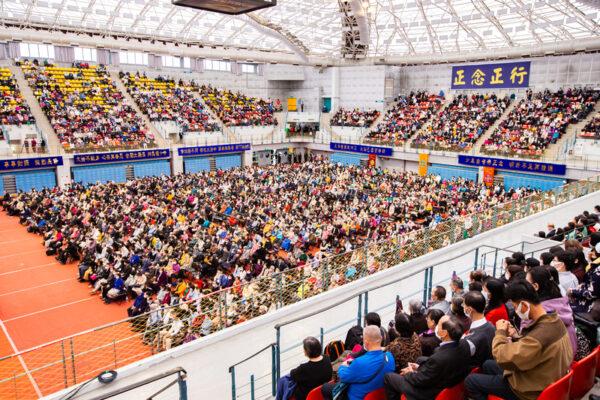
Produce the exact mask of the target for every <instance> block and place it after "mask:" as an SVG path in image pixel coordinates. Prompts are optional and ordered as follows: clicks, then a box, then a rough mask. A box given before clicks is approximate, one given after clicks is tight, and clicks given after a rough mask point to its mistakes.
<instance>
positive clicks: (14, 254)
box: [0, 249, 40, 258]
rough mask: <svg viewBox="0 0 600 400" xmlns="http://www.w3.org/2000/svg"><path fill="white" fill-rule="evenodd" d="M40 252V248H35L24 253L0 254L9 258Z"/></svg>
mask: <svg viewBox="0 0 600 400" xmlns="http://www.w3.org/2000/svg"><path fill="white" fill-rule="evenodd" d="M39 252H40V249H35V250H29V251H25V252H23V253H13V254H9V255H7V256H0V258H7V257H14V256H24V255H25V254H31V253H39Z"/></svg>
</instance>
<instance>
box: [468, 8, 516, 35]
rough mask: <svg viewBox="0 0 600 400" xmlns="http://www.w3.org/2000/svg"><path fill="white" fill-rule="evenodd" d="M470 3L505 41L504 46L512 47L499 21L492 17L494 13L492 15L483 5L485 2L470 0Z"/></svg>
mask: <svg viewBox="0 0 600 400" xmlns="http://www.w3.org/2000/svg"><path fill="white" fill-rule="evenodd" d="M471 3H472V4H473V5H474V6H475V8H476V9H477V11H479V13H480V14H481V15H483V16H484V17H485V18H486V19H487V20H488V21H490V22H491V23H492V25H494V26H495V27H496V29H497V30H498V32H500V34H501V35H502V37H503V38H504V40H505V41H506V44H508V45H509V46H510V47H514V46H515V44H514V42H513V41H512V39H511V38H510V36H509V35H508V33H506V30H505V29H504V27H503V26H502V24H501V23H500V21H498V19H497V18H496V17H495V16H494V13H492V11H491V10H490V9H489V7H488V6H487V5H486V4H485V2H484V1H483V0H471Z"/></svg>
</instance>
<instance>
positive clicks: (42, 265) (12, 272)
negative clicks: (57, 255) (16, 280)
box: [0, 261, 58, 276]
mask: <svg viewBox="0 0 600 400" xmlns="http://www.w3.org/2000/svg"><path fill="white" fill-rule="evenodd" d="M57 264H58V261H57V262H51V263H48V264H40V265H36V266H35V267H27V268H21V269H16V270H14V271H7V272H3V273H1V274H0V276H4V275H11V274H16V273H17V272H22V271H29V270H30V269H37V268H43V267H48V266H50V265H57Z"/></svg>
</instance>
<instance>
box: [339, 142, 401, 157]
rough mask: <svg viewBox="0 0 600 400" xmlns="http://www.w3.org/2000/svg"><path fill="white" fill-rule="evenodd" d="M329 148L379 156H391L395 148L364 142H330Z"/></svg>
mask: <svg viewBox="0 0 600 400" xmlns="http://www.w3.org/2000/svg"><path fill="white" fill-rule="evenodd" d="M329 148H330V149H331V150H337V151H348V152H350V153H361V154H375V155H377V156H384V157H391V156H392V153H393V152H394V150H393V149H392V148H391V147H379V146H366V145H364V144H350V143H337V142H330V143H329Z"/></svg>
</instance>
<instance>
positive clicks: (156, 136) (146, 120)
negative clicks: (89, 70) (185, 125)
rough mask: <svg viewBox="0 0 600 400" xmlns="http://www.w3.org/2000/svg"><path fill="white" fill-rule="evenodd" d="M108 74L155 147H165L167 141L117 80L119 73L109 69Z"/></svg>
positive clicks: (118, 79) (119, 79)
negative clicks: (146, 129)
mask: <svg viewBox="0 0 600 400" xmlns="http://www.w3.org/2000/svg"><path fill="white" fill-rule="evenodd" d="M108 73H109V74H110V79H112V80H113V82H114V83H115V85H116V87H117V89H118V90H119V91H120V92H121V93H122V94H123V96H125V99H126V100H127V103H128V104H129V105H130V106H131V107H132V108H133V109H134V110H135V112H136V113H137V114H138V115H139V116H140V117H141V118H142V120H143V121H144V124H145V125H146V127H147V128H148V129H149V130H150V132H152V134H153V135H154V139H155V141H156V145H157V146H158V147H167V146H168V142H167V140H166V139H165V138H163V137H162V134H161V133H160V132H159V131H158V129H156V126H154V124H153V123H152V121H150V118H148V116H147V115H146V114H144V113H143V112H142V110H141V109H140V108H139V107H138V105H137V103H136V102H135V100H134V99H133V97H131V95H130V94H129V93H128V92H127V88H126V87H125V85H124V84H123V81H121V78H119V72H118V71H117V70H115V69H109V71H108Z"/></svg>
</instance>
